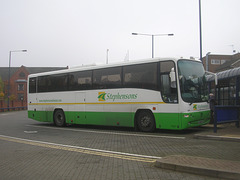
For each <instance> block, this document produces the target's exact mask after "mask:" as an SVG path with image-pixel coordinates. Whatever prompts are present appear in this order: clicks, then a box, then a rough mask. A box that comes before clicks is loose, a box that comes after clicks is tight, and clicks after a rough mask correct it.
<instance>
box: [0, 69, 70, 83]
mask: <svg viewBox="0 0 240 180" xmlns="http://www.w3.org/2000/svg"><path fill="white" fill-rule="evenodd" d="M22 67H24V68H25V69H26V70H27V71H28V72H29V74H35V73H42V72H49V71H56V70H62V69H68V67H25V66H22ZM20 68H21V67H11V68H10V76H12V75H13V74H14V73H15V72H17V71H18V70H19V69H20ZM8 73H9V72H8V67H0V77H1V78H2V80H4V81H5V80H7V79H8Z"/></svg>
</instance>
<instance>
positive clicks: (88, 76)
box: [69, 71, 92, 91]
mask: <svg viewBox="0 0 240 180" xmlns="http://www.w3.org/2000/svg"><path fill="white" fill-rule="evenodd" d="M91 88H92V71H80V72H73V73H70V74H69V90H70V91H74V90H88V89H91Z"/></svg>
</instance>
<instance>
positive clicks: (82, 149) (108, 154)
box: [0, 135, 161, 163]
mask: <svg viewBox="0 0 240 180" xmlns="http://www.w3.org/2000/svg"><path fill="white" fill-rule="evenodd" d="M0 139H1V140H5V141H11V142H16V143H21V144H28V145H33V146H40V147H46V148H51V149H59V150H65V151H72V152H79V153H84V154H91V155H97V156H104V157H112V158H118V159H125V160H131V161H141V162H148V163H153V162H155V161H156V160H157V159H161V157H157V156H146V155H140V154H131V153H123V152H117V151H107V150H101V149H92V148H86V147H80V146H71V145H64V144H56V143H50V142H44V141H35V140H30V139H23V138H17V137H11V136H5V135H0Z"/></svg>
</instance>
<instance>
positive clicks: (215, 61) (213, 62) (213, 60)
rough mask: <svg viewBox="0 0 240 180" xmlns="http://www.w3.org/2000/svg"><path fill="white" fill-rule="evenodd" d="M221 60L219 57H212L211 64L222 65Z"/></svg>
mask: <svg viewBox="0 0 240 180" xmlns="http://www.w3.org/2000/svg"><path fill="white" fill-rule="evenodd" d="M220 63H221V61H220V60H218V59H212V60H211V64H216V65H220Z"/></svg>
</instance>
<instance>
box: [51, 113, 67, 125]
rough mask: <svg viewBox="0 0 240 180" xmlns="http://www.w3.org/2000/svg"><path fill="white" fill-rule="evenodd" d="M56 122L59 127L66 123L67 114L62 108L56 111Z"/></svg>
mask: <svg viewBox="0 0 240 180" xmlns="http://www.w3.org/2000/svg"><path fill="white" fill-rule="evenodd" d="M53 117H54V124H55V125H56V126H58V127H63V126H65V125H66V121H65V115H64V112H63V111H62V110H56V111H55V113H54V116H53Z"/></svg>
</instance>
